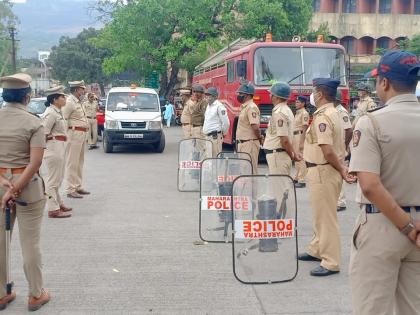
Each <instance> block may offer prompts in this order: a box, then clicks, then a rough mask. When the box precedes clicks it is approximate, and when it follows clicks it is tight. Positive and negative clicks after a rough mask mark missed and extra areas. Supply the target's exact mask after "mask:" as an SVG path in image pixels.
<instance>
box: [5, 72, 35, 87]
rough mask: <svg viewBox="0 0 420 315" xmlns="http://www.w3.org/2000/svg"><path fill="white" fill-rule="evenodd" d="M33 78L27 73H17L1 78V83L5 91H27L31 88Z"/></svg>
mask: <svg viewBox="0 0 420 315" xmlns="http://www.w3.org/2000/svg"><path fill="white" fill-rule="evenodd" d="M31 82H32V78H31V76H30V75H28V74H26V73H16V74H14V75H9V76H5V77H1V78H0V83H1V85H2V87H3V88H4V89H25V88H28V87H30V83H31Z"/></svg>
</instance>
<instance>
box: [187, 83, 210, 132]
mask: <svg viewBox="0 0 420 315" xmlns="http://www.w3.org/2000/svg"><path fill="white" fill-rule="evenodd" d="M192 91H193V93H194V99H195V100H196V101H195V103H194V104H191V106H190V112H191V124H192V127H191V134H192V137H193V138H199V139H205V136H204V135H203V123H204V113H205V112H206V108H207V101H206V99H205V98H204V87H203V86H202V85H200V84H194V85H193V88H192Z"/></svg>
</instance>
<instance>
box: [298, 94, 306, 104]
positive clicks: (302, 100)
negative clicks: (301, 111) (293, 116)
mask: <svg viewBox="0 0 420 315" xmlns="http://www.w3.org/2000/svg"><path fill="white" fill-rule="evenodd" d="M296 99H297V100H298V101H299V102H301V103H306V101H307V100H308V99H307V98H306V96H303V95H299V96H298V97H296Z"/></svg>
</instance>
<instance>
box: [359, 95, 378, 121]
mask: <svg viewBox="0 0 420 315" xmlns="http://www.w3.org/2000/svg"><path fill="white" fill-rule="evenodd" d="M376 107H377V106H376V103H375V102H374V101H373V99H372V98H370V97H369V96H367V97H365V98H364V99H360V101H359V103H358V104H357V111H356V118H355V120H354V124H356V123H357V120H358V119H359V118H360V117H362V116H363V115H366V113H367V112H368V111H369V110H372V109H375V108H376Z"/></svg>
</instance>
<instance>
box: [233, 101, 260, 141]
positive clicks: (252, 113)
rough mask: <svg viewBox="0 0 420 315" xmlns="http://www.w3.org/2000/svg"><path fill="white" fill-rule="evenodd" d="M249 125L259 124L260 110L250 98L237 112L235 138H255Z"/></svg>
mask: <svg viewBox="0 0 420 315" xmlns="http://www.w3.org/2000/svg"><path fill="white" fill-rule="evenodd" d="M251 125H258V126H259V125H260V110H259V108H258V106H257V105H255V103H254V102H253V101H252V100H249V101H248V102H246V103H244V104H242V106H241V113H240V114H239V119H238V127H237V129H236V139H238V140H251V139H256V136H255V133H254V130H253V129H252V127H251Z"/></svg>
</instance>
